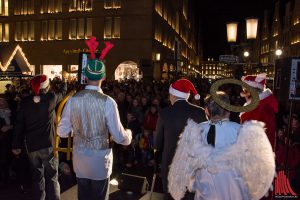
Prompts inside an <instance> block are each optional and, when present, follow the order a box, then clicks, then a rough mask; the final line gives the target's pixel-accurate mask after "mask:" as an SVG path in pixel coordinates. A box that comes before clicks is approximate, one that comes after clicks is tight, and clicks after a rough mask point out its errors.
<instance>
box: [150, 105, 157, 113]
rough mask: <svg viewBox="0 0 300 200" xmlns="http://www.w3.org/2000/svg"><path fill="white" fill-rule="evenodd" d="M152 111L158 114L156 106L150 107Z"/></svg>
mask: <svg viewBox="0 0 300 200" xmlns="http://www.w3.org/2000/svg"><path fill="white" fill-rule="evenodd" d="M150 111H151V113H153V114H154V113H156V111H157V108H156V106H154V105H152V106H151V107H150Z"/></svg>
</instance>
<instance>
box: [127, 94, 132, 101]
mask: <svg viewBox="0 0 300 200" xmlns="http://www.w3.org/2000/svg"><path fill="white" fill-rule="evenodd" d="M126 101H128V102H129V103H130V102H132V96H131V95H127V96H126Z"/></svg>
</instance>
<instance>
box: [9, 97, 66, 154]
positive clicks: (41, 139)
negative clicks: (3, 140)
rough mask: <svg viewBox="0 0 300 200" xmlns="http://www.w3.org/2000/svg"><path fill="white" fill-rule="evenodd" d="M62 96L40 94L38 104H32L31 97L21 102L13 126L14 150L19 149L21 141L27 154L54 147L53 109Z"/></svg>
mask: <svg viewBox="0 0 300 200" xmlns="http://www.w3.org/2000/svg"><path fill="white" fill-rule="evenodd" d="M62 96H63V94H58V95H56V94H55V93H53V92H48V93H46V94H40V97H41V101H40V102H39V103H34V101H33V96H32V95H30V96H28V97H25V98H24V99H23V100H22V101H21V103H20V107H19V109H18V111H17V117H16V122H15V126H14V138H13V145H12V147H13V148H14V149H17V148H21V147H22V143H23V141H25V147H26V148H27V150H28V152H33V151H37V150H40V149H44V148H48V147H51V146H53V145H54V133H55V126H54V125H55V124H54V123H55V116H56V114H55V107H56V105H57V104H58V103H59V101H60V100H61V99H62Z"/></svg>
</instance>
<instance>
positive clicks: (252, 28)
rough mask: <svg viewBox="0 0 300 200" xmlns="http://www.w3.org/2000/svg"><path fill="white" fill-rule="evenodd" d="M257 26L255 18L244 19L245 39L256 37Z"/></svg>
mask: <svg viewBox="0 0 300 200" xmlns="http://www.w3.org/2000/svg"><path fill="white" fill-rule="evenodd" d="M257 26H258V19H257V18H248V19H246V29H247V39H256V35H257Z"/></svg>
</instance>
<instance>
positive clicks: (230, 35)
mask: <svg viewBox="0 0 300 200" xmlns="http://www.w3.org/2000/svg"><path fill="white" fill-rule="evenodd" d="M237 26H238V23H237V22H230V23H227V24H226V28H227V41H228V42H236V36H237Z"/></svg>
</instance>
